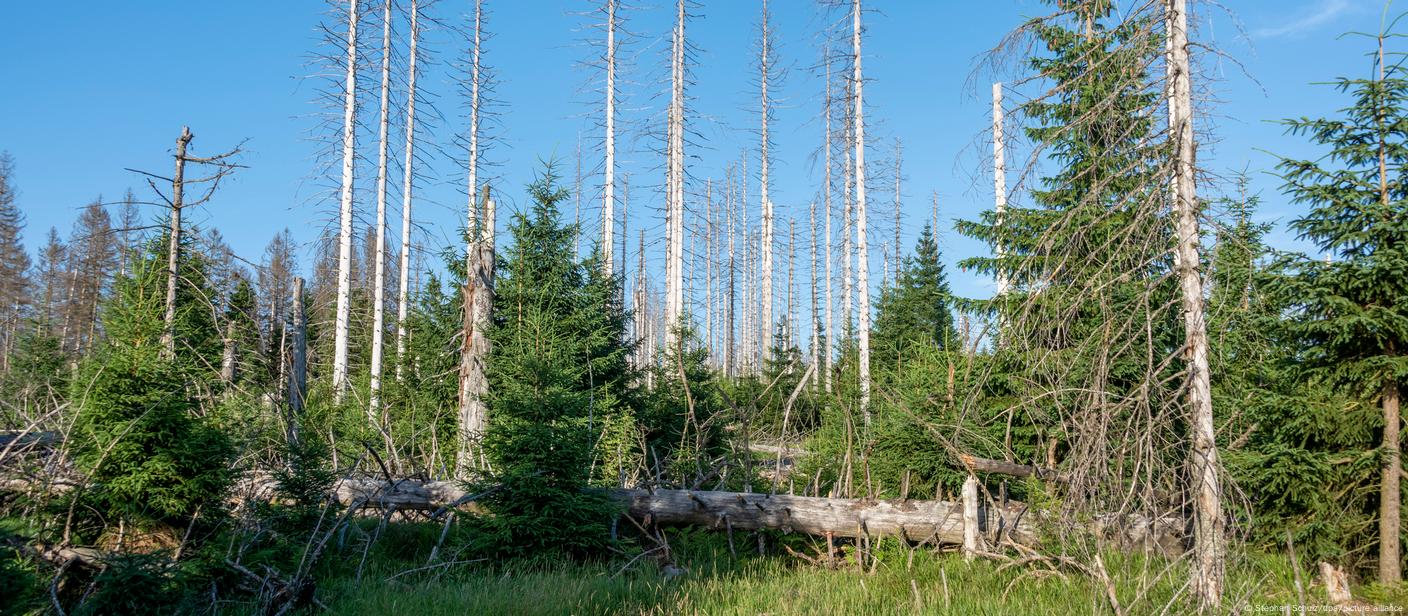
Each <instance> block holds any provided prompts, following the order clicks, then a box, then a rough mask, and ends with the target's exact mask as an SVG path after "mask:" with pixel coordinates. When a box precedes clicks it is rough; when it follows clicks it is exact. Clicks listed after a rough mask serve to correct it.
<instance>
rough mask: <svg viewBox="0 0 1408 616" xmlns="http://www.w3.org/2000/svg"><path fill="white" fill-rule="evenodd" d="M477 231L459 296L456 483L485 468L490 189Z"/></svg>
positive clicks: (491, 258)
mask: <svg viewBox="0 0 1408 616" xmlns="http://www.w3.org/2000/svg"><path fill="white" fill-rule="evenodd" d="M479 202H480V208H481V214H480V218H479V223H480V227H479V229H478V230H477V231H475V232H473V234H474V235H473V237H475V238H476V239H475V242H474V244H473V245H472V247H471V248H470V253H469V269H468V270H467V271H466V278H465V292H464V299H465V304H464V330H463V336H464V340H463V345H464V351H463V352H462V353H461V354H460V399H459V408H460V414H459V446H458V448H457V450H456V458H455V460H456V464H455V473H456V476H457V477H458V478H460V479H467V478H469V477H470V475H471V474H472V473H473V472H474V471H476V470H480V469H484V468H485V467H486V466H487V461H486V460H485V459H484V457H483V456H482V455H478V451H477V449H478V448H477V444H478V441H479V438H480V437H481V436H482V435H483V434H484V429H485V428H486V427H488V424H489V419H488V407H487V405H486V403H485V396H487V395H488V393H489V379H488V374H487V372H486V366H487V362H488V360H489V332H488V330H489V321H490V319H491V318H492V311H493V306H494V222H495V214H494V200H493V199H492V198H490V197H489V187H488V185H485V186H484V189H483V191H482V196H481V197H480V200H479Z"/></svg>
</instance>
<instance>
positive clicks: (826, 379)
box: [821, 53, 836, 393]
mask: <svg viewBox="0 0 1408 616" xmlns="http://www.w3.org/2000/svg"><path fill="white" fill-rule="evenodd" d="M825 61H826V81H825V85H824V89H825V93H824V94H823V99H824V100H823V101H822V104H823V106H824V108H823V110H822V116H823V118H824V120H825V129H824V130H825V137H824V144H823V145H822V151H823V153H824V155H825V158H826V163H825V165H824V166H825V167H826V178H825V180H824V181H823V182H822V185H821V195H822V210H823V212H824V213H825V216H826V232H825V234H824V235H823V242H824V245H825V246H826V349H825V354H826V374H824V375H823V376H822V380H821V382H822V387H823V389H824V390H825V391H826V393H831V371H832V369H833V368H834V366H833V365H832V362H833V361H834V360H833V357H834V356H835V353H834V351H832V349H831V347H832V345H833V344H834V341H835V340H836V324H835V321H834V315H833V313H832V308H833V307H834V306H835V305H836V300H835V298H834V297H832V295H833V290H834V288H835V283H834V281H835V280H836V277H835V274H834V273H833V269H832V266H833V265H834V263H835V259H834V258H832V255H831V55H830V54H829V53H827V54H826V60H825Z"/></svg>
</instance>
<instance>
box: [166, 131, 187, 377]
mask: <svg viewBox="0 0 1408 616" xmlns="http://www.w3.org/2000/svg"><path fill="white" fill-rule="evenodd" d="M193 138H195V135H192V134H191V128H190V127H189V126H183V127H181V136H180V137H177V138H176V172H175V174H174V175H172V176H171V231H170V234H171V237H170V246H168V247H167V251H166V315H165V317H164V319H163V320H162V330H161V348H162V351H163V352H164V353H166V357H167V359H170V358H173V357H175V356H176V281H177V280H178V279H180V277H181V276H180V270H179V269H178V267H179V264H180V260H181V208H182V206H183V205H184V204H185V191H186V147H187V146H189V145H190V144H191V139H193Z"/></svg>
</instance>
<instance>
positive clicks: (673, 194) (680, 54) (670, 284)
mask: <svg viewBox="0 0 1408 616" xmlns="http://www.w3.org/2000/svg"><path fill="white" fill-rule="evenodd" d="M684 18H685V10H684V0H677V2H676V21H675V36H674V46H673V54H672V57H671V64H670V113H669V126H668V133H669V134H668V139H669V145H668V148H667V149H668V154H667V155H668V158H669V160H668V164H669V169H668V175H669V177H668V185H667V187H666V190H667V191H668V192H669V196H668V197H669V199H668V203H667V211H666V213H665V216H666V221H665V224H666V238H665V244H666V246H665V250H666V271H665V276H666V279H665V332H666V343H667V344H668V345H669V346H670V348H674V347H675V346H676V345H675V333H676V331H675V330H676V327H677V326H678V325H679V322H680V317H681V315H682V314H683V312H684V178H685V175H684V173H685V172H684V56H685V38H684V25H685V24H684Z"/></svg>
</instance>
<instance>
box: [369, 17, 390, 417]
mask: <svg viewBox="0 0 1408 616" xmlns="http://www.w3.org/2000/svg"><path fill="white" fill-rule="evenodd" d="M381 20H382V22H381V109H380V110H379V111H380V112H381V118H380V121H379V122H378V127H379V128H378V130H377V164H376V263H375V264H374V265H373V266H372V267H373V270H374V272H375V273H374V274H373V281H372V358H371V364H372V365H371V382H370V384H369V386H368V392H367V394H368V395H367V399H368V404H367V424H368V425H370V426H372V428H373V429H378V430H383V431H384V430H385V422H384V421H383V418H382V413H381V369H382V343H383V342H384V339H385V336H386V180H387V174H388V171H389V170H388V169H387V153H388V151H387V150H388V147H389V146H390V139H389V138H388V137H389V130H390V127H391V0H386V2H385V4H384V5H383V8H382V13H381ZM386 437H387V439H388V440H389V439H390V438H391V437H390V434H389V433H388V434H387V435H386ZM387 444H388V445H389V444H390V443H387Z"/></svg>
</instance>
